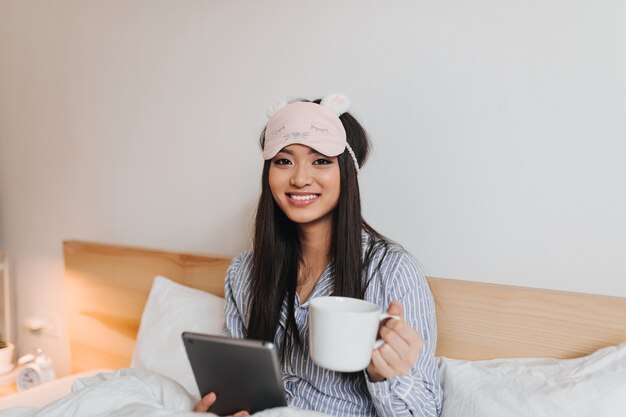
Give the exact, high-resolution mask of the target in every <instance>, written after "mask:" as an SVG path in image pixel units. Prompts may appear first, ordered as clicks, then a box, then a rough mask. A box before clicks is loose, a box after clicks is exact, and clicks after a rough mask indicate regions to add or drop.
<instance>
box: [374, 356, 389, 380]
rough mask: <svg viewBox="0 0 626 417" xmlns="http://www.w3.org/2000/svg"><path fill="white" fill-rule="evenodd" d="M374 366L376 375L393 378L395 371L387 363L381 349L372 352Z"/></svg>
mask: <svg viewBox="0 0 626 417" xmlns="http://www.w3.org/2000/svg"><path fill="white" fill-rule="evenodd" d="M372 364H373V365H374V368H376V369H375V371H376V373H378V374H379V375H381V376H382V377H383V378H385V379H386V378H391V377H392V376H393V369H391V367H390V366H389V365H388V364H387V362H385V359H384V358H383V356H382V354H381V353H380V348H378V349H376V350H375V351H374V352H372Z"/></svg>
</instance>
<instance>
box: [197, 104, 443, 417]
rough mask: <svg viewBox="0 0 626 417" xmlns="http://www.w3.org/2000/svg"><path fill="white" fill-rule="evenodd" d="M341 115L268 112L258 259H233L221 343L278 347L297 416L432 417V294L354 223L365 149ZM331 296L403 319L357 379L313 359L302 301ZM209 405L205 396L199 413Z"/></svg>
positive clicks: (389, 327) (435, 405)
mask: <svg viewBox="0 0 626 417" xmlns="http://www.w3.org/2000/svg"><path fill="white" fill-rule="evenodd" d="M348 105H349V103H348V100H347V99H346V98H345V97H343V96H340V95H331V96H328V97H326V98H324V99H323V100H321V101H320V100H317V101H315V102H308V101H297V102H293V103H290V104H283V105H281V106H279V107H278V108H274V109H272V110H271V114H270V118H269V121H268V123H267V126H266V128H265V130H264V132H263V134H262V136H261V146H262V149H263V157H264V159H265V164H264V167H263V176H262V191H261V197H260V200H259V205H258V210H257V215H256V223H255V234H254V250H253V251H252V252H250V251H248V252H244V253H242V254H241V255H239V256H238V257H236V258H235V259H234V260H233V262H232V264H231V266H230V268H229V270H228V273H227V277H226V288H225V296H226V333H227V334H229V335H231V336H232V337H236V338H243V337H247V338H251V339H261V340H270V341H273V342H274V343H275V344H276V345H277V346H278V347H279V353H280V358H281V365H282V377H283V383H284V385H285V391H286V394H287V400H288V402H289V404H290V405H292V406H295V407H299V408H304V409H310V410H315V411H319V412H323V413H327V414H330V415H333V416H338V417H341V416H384V417H392V416H394V417H398V416H438V415H439V413H440V410H441V397H442V392H441V387H440V384H439V375H438V370H437V367H436V362H435V358H434V350H435V345H436V321H435V313H434V303H433V299H432V294H431V293H430V290H429V288H428V284H427V282H426V279H425V277H424V274H423V272H422V271H421V269H420V268H419V266H418V265H417V263H416V261H415V260H414V258H413V257H411V256H410V255H409V254H408V253H407V252H406V251H404V249H402V248H401V247H400V246H398V245H395V244H392V243H391V242H390V241H388V240H387V239H385V238H384V237H383V236H382V235H380V234H379V233H377V232H376V231H375V230H374V229H373V228H371V227H370V226H369V225H368V224H367V223H366V222H365V221H364V220H363V218H362V216H361V206H360V194H359V183H358V180H357V175H358V172H359V169H360V167H361V166H362V165H363V163H364V162H365V160H366V157H367V154H368V151H369V143H368V139H367V135H366V133H365V130H364V129H363V127H362V126H361V125H360V124H359V123H358V122H357V121H356V119H355V118H354V117H352V116H351V115H350V114H349V113H347V112H346V110H347V108H348ZM326 295H338V296H346V297H355V298H361V299H365V300H367V301H371V302H374V303H376V304H378V305H380V306H381V307H382V308H383V309H386V310H387V312H388V313H389V314H395V315H399V316H400V317H401V319H400V320H387V321H386V322H384V323H383V324H382V325H381V328H380V337H381V338H382V339H383V340H384V341H385V344H383V345H382V346H381V347H380V348H378V349H376V350H375V351H374V352H373V354H372V359H371V362H370V364H369V366H368V367H367V369H366V370H365V371H363V372H358V373H354V374H342V373H339V372H334V371H330V370H326V369H323V368H320V367H318V366H317V365H315V364H314V363H313V362H312V361H311V359H310V357H309V349H308V343H307V340H308V305H309V300H310V299H312V298H315V297H319V296H326ZM346 330H347V331H349V329H346ZM215 400H216V397H215V394H213V393H210V394H208V395H207V396H205V397H204V398H203V399H202V400H201V401H200V402H199V403H198V404H197V405H196V411H206V410H207V409H209V407H210V405H211V404H213V402H215ZM245 415H247V413H246V412H240V413H237V414H236V416H237V417H241V416H245Z"/></svg>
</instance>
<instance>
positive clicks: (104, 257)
mask: <svg viewBox="0 0 626 417" xmlns="http://www.w3.org/2000/svg"><path fill="white" fill-rule="evenodd" d="M63 246H64V256H65V270H66V274H65V275H66V294H67V300H68V301H67V302H68V314H69V316H68V318H69V326H70V344H71V362H72V372H80V371H84V370H89V369H94V368H102V367H107V368H114V369H115V368H120V367H127V366H129V364H130V360H131V357H132V351H133V348H134V343H135V338H136V335H137V330H138V328H139V321H140V319H141V313H142V311H143V307H144V304H145V302H146V300H147V297H148V293H149V291H150V287H151V285H152V280H153V278H154V277H155V276H156V275H163V276H166V277H168V278H170V279H172V280H174V281H177V282H179V283H181V284H184V285H187V286H190V287H194V288H198V289H202V290H205V291H208V292H210V293H213V294H216V295H220V296H223V294H224V288H223V285H224V276H225V272H226V268H227V267H228V265H229V263H230V257H226V256H214V255H207V254H194V253H179V252H168V251H160V250H152V249H141V248H133V247H127V246H119V245H106V244H98V243H88V242H80V241H66V242H64V244H63ZM428 280H429V284H430V287H431V289H432V292H433V295H434V297H435V302H436V305H437V324H438V343H437V354H438V355H441V356H447V357H451V358H459V359H491V358H498V357H501V358H504V357H554V358H573V357H577V356H582V355H586V354H588V353H591V352H593V351H594V350H596V349H598V348H600V347H603V346H608V345H612V344H617V343H621V342H624V341H626V319H625V317H626V298H619V297H606V296H598V295H588V294H576V293H568V292H559V291H548V290H539V289H531V288H523V287H513V286H505V285H495V284H484V283H478V282H468V281H458V280H450V279H442V278H430V277H429V278H428Z"/></svg>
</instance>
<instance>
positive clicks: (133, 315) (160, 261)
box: [63, 241, 230, 372]
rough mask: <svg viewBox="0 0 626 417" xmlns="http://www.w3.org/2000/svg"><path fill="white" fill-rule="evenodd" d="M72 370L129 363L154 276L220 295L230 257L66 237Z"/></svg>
mask: <svg viewBox="0 0 626 417" xmlns="http://www.w3.org/2000/svg"><path fill="white" fill-rule="evenodd" d="M63 250H64V257H65V285H66V288H65V290H66V294H67V300H68V301H67V304H68V306H67V308H68V320H69V333H70V349H71V362H72V372H81V371H85V370H89V369H93V368H97V367H108V368H114V369H115V368H121V367H127V366H129V365H130V360H131V357H132V352H133V348H134V345H135V338H136V336H137V331H138V329H139V323H140V320H141V314H142V312H143V308H144V305H145V303H146V300H147V298H148V294H149V292H150V288H151V286H152V281H153V279H154V277H155V276H157V275H163V276H165V277H168V278H170V279H172V280H174V281H176V282H179V283H181V284H183V285H187V286H189V287H193V288H198V289H202V290H205V291H208V292H211V293H213V294H216V295H220V296H223V295H224V277H225V273H226V269H227V268H228V265H229V264H230V258H229V257H224V256H212V255H199V254H193V253H176V252H168V251H159V250H151V249H149V250H146V249H140V248H133V247H128V246H119V245H106V244H97V243H88V242H79V241H67V242H64V245H63Z"/></svg>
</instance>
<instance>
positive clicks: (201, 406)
mask: <svg viewBox="0 0 626 417" xmlns="http://www.w3.org/2000/svg"><path fill="white" fill-rule="evenodd" d="M215 400H217V395H215V393H214V392H209V393H208V394H207V395H205V396H204V397H202V398H201V399H200V401H198V402H197V403H196V406H195V407H194V408H193V411H197V412H206V411H208V410H209V408H210V407H211V406H212V405H213V404H214V403H215Z"/></svg>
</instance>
